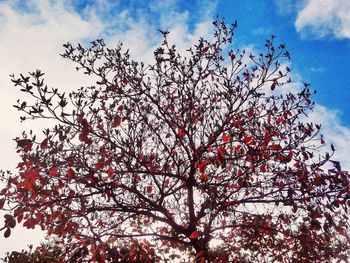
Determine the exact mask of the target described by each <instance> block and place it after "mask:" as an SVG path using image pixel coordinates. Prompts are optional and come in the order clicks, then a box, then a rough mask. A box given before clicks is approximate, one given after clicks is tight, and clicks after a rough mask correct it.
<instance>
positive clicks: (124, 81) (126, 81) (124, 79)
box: [123, 77, 129, 85]
mask: <svg viewBox="0 0 350 263" xmlns="http://www.w3.org/2000/svg"><path fill="white" fill-rule="evenodd" d="M128 82H129V81H128V80H127V79H126V77H124V78H123V84H124V85H126V84H128Z"/></svg>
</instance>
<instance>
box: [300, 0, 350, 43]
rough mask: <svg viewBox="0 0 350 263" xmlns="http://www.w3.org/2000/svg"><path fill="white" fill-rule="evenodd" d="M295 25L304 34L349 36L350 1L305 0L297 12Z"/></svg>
mask: <svg viewBox="0 0 350 263" xmlns="http://www.w3.org/2000/svg"><path fill="white" fill-rule="evenodd" d="M295 27H296V29H297V31H298V32H300V33H302V34H304V35H312V36H314V37H325V36H329V35H332V36H334V37H336V38H350V1H347V0H322V1H319V0H307V1H306V3H305V6H304V7H303V8H302V9H301V10H300V11H299V12H298V16H297V19H296V21H295Z"/></svg>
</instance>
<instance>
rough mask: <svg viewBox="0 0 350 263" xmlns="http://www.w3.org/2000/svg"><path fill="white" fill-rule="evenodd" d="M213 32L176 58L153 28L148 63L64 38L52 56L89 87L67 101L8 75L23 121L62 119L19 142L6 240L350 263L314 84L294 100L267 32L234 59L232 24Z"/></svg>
mask: <svg viewBox="0 0 350 263" xmlns="http://www.w3.org/2000/svg"><path fill="white" fill-rule="evenodd" d="M213 27H214V33H213V38H212V39H209V40H208V39H204V38H200V39H199V40H198V42H197V44H196V45H194V46H192V47H190V48H189V49H188V50H187V53H186V54H185V55H181V54H180V53H179V52H178V51H177V48H176V46H175V45H172V44H171V43H169V42H168V37H167V36H168V33H169V32H167V31H161V34H162V35H163V42H162V43H161V45H160V46H159V47H158V48H157V49H156V50H155V51H154V63H153V64H150V65H145V64H144V63H142V62H136V61H134V60H132V59H131V58H130V55H129V52H128V51H127V50H125V49H124V48H123V46H122V44H121V43H120V44H119V45H118V46H117V47H116V48H113V49H111V48H107V47H106V45H105V43H104V41H103V40H101V39H99V40H96V41H93V42H92V43H91V46H90V47H88V48H84V47H83V46H81V45H78V46H76V47H75V46H73V45H72V44H70V43H67V44H65V45H64V47H65V52H64V53H63V54H62V56H63V57H64V58H66V59H69V60H71V61H73V62H74V63H76V65H77V67H76V69H77V70H78V71H82V72H83V73H84V74H87V75H91V76H92V77H93V78H97V82H96V84H95V85H93V86H88V87H82V88H79V89H77V90H75V91H73V92H70V93H69V94H65V93H62V92H61V91H59V90H58V89H56V88H49V87H48V86H47V84H46V83H45V81H44V77H43V76H44V73H42V72H41V71H40V70H37V71H35V72H32V73H29V75H22V74H21V75H19V76H15V75H13V76H12V81H13V83H14V85H15V86H18V87H19V88H20V89H21V91H23V93H25V94H26V96H27V97H28V99H27V100H24V101H18V103H17V104H16V105H15V107H16V108H17V109H18V110H19V111H20V112H22V113H23V116H22V117H21V119H22V120H27V119H33V120H35V119H52V120H54V121H56V124H55V125H53V126H52V127H47V128H46V129H44V130H43V134H42V135H37V134H34V133H33V132H31V131H30V132H23V133H22V135H21V137H18V138H16V142H17V152H18V154H19V155H20V157H21V162H20V163H19V164H18V167H17V171H16V172H5V171H4V172H2V180H3V181H4V182H5V183H6V187H5V188H4V189H2V191H1V195H0V208H3V209H7V210H9V212H8V214H6V215H5V217H6V218H5V225H4V227H3V230H4V231H5V232H4V234H5V236H9V235H10V233H11V229H12V228H15V226H16V224H19V223H21V224H23V226H25V227H27V228H34V227H36V226H39V227H41V228H42V229H43V230H45V231H47V233H48V235H54V236H58V237H59V238H60V240H61V241H60V242H61V243H62V245H63V248H62V249H63V252H62V253H61V260H62V262H69V261H70V260H72V259H74V260H75V262H84V260H92V261H97V262H112V261H113V262H124V261H123V260H125V257H126V256H125V255H126V254H127V256H128V257H130V258H128V260H129V261H125V262H169V260H172V261H176V260H178V261H179V262H201V263H204V262H290V261H298V262H316V261H323V260H325V261H328V260H331V259H346V258H347V256H348V254H349V240H348V235H347V233H348V231H349V224H348V220H347V219H348V217H347V209H348V206H349V204H350V203H349V196H350V195H349V193H350V192H349V174H348V172H346V171H343V170H342V169H341V166H340V164H339V162H337V161H335V160H333V159H332V156H333V152H334V148H333V146H332V147H331V149H330V153H326V152H325V151H324V150H323V149H324V147H325V143H324V139H323V136H322V135H321V133H320V125H318V124H313V123H310V122H308V121H307V117H306V116H307V114H308V113H309V112H310V111H311V110H312V108H313V105H314V103H313V102H312V101H311V99H310V96H311V95H312V93H313V92H312V91H311V90H310V87H309V84H304V87H303V88H302V89H301V90H300V91H299V92H294V93H293V92H290V91H289V90H288V85H289V83H290V82H291V79H290V71H291V70H290V68H289V66H288V63H286V61H288V60H289V59H290V54H289V52H288V51H287V50H286V47H285V45H284V44H279V45H278V44H275V42H276V39H275V36H272V37H271V38H270V39H268V40H266V42H265V46H264V52H262V53H258V54H246V52H245V51H244V50H243V51H239V50H232V49H231V48H232V47H231V42H232V39H233V33H234V29H235V28H236V23H234V24H232V25H227V24H226V23H225V22H224V21H223V20H220V19H218V20H215V21H214V22H213ZM62 77H64V76H62ZM123 251H124V252H125V253H126V254H125V253H124V254H123ZM123 255H124V259H123ZM133 255H134V256H133Z"/></svg>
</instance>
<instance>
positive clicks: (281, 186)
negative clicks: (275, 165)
mask: <svg viewBox="0 0 350 263" xmlns="http://www.w3.org/2000/svg"><path fill="white" fill-rule="evenodd" d="M284 186H285V183H284V182H283V181H280V183H279V186H278V187H279V188H280V189H283V188H284Z"/></svg>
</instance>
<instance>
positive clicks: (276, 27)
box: [73, 0, 350, 126]
mask: <svg viewBox="0 0 350 263" xmlns="http://www.w3.org/2000/svg"><path fill="white" fill-rule="evenodd" d="M101 2H102V1H95V0H87V1H73V6H74V8H75V10H76V11H77V12H82V13H83V11H84V10H86V9H89V8H97V6H98V5H99V4H101ZM105 2H108V1H105ZM109 2H110V3H112V8H110V9H108V10H103V12H101V13H100V14H99V17H101V19H105V20H106V19H111V20H113V16H114V15H116V14H118V13H119V12H120V11H121V10H128V12H129V16H130V17H132V18H133V19H135V20H140V19H146V20H147V21H148V22H149V23H150V25H153V26H154V28H157V27H159V26H161V24H162V21H161V19H162V15H161V14H162V13H164V14H169V12H170V11H171V12H178V13H188V20H187V21H186V22H187V26H188V27H189V31H190V32H191V30H193V28H194V27H195V25H196V24H197V23H199V22H201V20H203V15H204V16H205V19H208V18H209V17H210V16H211V17H212V19H214V18H215V16H216V15H219V16H221V17H225V18H226V21H227V22H233V21H234V20H237V21H238V25H239V27H238V29H237V32H236V38H235V41H236V42H235V43H236V45H237V46H243V47H244V46H254V48H256V49H259V48H260V47H262V45H263V41H264V39H265V38H267V37H269V36H270V35H271V34H274V35H277V36H278V39H277V41H281V42H285V43H286V44H287V48H288V49H289V51H290V53H291V54H292V66H293V67H292V68H293V70H294V72H295V73H297V74H298V75H300V77H301V79H302V80H304V81H305V82H308V83H311V84H312V87H313V88H314V89H316V90H317V92H318V93H317V95H316V96H315V97H314V100H316V102H318V103H320V104H322V105H324V106H326V107H330V108H332V109H334V110H337V111H338V112H339V116H340V121H341V123H342V124H343V125H346V126H349V125H350V115H349V114H346V113H347V112H350V103H349V102H350V91H349V87H348V83H349V82H348V80H347V75H348V74H349V72H350V41H349V38H350V36H349V33H347V34H337V33H336V31H337V27H338V28H340V27H342V26H341V25H342V24H344V25H343V26H344V27H347V30H350V21H349V19H347V20H346V18H344V21H342V20H341V19H342V17H341V15H339V13H338V12H340V11H338V10H337V9H345V10H347V11H348V12H349V16H350V8H349V4H346V3H345V2H347V1H337V0H335V1H329V0H321V1H319V4H317V5H314V4H313V3H312V2H316V1H306V0H299V1H298V0H296V1H287V0H255V1H246V0H221V1H220V0H219V1H198V0H197V1H185V0H179V1H159V2H163V7H160V8H159V9H157V8H154V6H155V3H156V2H153V1H135V0H133V1H125V0H124V1H109ZM332 2H333V4H332ZM312 5H314V6H318V7H319V8H321V9H327V8H328V7H327V6H330V7H329V9H330V11H329V12H328V13H326V14H322V15H324V18H323V20H322V19H319V18H317V17H316V18H314V19H315V21H312V19H313V18H312V17H309V18H308V17H307V15H310V16H311V15H314V14H313V13H312V12H309V13H310V14H308V13H307V10H306V9H307V8H314V6H312ZM323 5H326V7H325V6H323ZM308 6H309V7H308ZM303 11H304V15H303V17H304V18H303V21H304V22H302V24H301V26H300V27H299V28H298V26H297V25H296V21H297V19H298V18H300V16H301V15H302V14H303V13H302V12H303ZM314 12H317V10H314ZM140 14H142V16H141V17H140ZM327 16H328V17H327ZM103 17H104V18H103ZM167 19H169V24H171V22H170V21H171V19H172V17H171V16H170V17H168V18H167ZM316 20H319V21H318V22H317V21H316ZM111 24H113V26H112V25H111V26H107V27H106V28H107V30H105V31H104V32H102V34H101V35H102V36H104V37H107V38H108V33H110V32H113V30H115V29H116V28H118V24H114V23H111ZM119 27H120V28H123V27H125V24H124V23H120V24H119Z"/></svg>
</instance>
